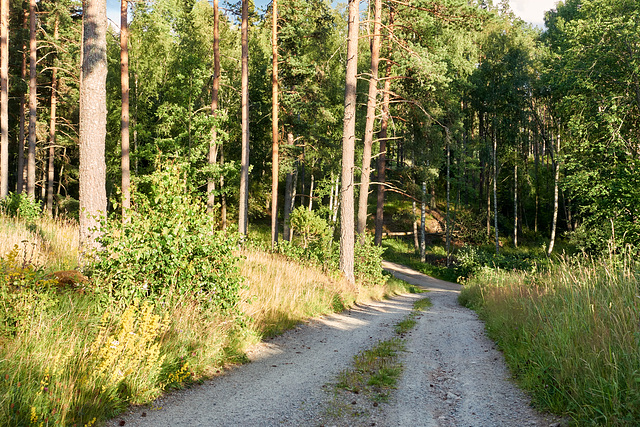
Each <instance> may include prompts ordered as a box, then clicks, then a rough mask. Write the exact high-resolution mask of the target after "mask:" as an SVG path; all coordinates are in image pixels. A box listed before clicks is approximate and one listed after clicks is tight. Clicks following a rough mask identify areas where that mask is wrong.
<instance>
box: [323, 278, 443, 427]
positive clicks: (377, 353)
mask: <svg viewBox="0 0 640 427" xmlns="http://www.w3.org/2000/svg"><path fill="white" fill-rule="evenodd" d="M396 280H397V279H396ZM423 292H426V291H424V290H422V289H420V292H419V293H423ZM429 307H431V300H430V299H429V298H421V299H419V300H417V301H415V302H414V304H413V310H412V311H411V313H410V314H408V315H407V316H406V317H405V318H404V319H402V320H401V321H400V322H398V323H397V324H396V325H395V326H394V330H395V333H396V335H397V336H396V337H393V338H391V339H389V340H386V341H380V342H378V343H377V344H376V345H375V346H374V347H373V348H371V349H367V350H363V351H361V352H360V353H358V354H356V355H355V356H354V358H353V363H352V364H351V366H350V367H349V368H347V369H345V370H344V371H342V372H340V373H339V374H338V376H337V380H336V383H335V384H333V385H332V386H331V388H330V389H331V390H332V392H333V394H334V397H333V400H332V401H331V403H330V405H329V407H328V408H327V411H326V413H327V416H328V417H329V418H330V420H331V422H337V423H338V424H340V422H345V423H347V424H351V422H352V421H353V418H355V417H358V416H360V415H366V414H367V411H366V409H363V407H362V405H357V403H358V402H357V400H353V398H354V397H355V396H356V395H359V396H363V397H364V398H365V399H366V400H368V401H369V402H370V403H372V404H373V406H374V407H376V406H378V404H379V403H385V402H387V401H388V400H389V397H390V394H391V392H392V390H394V389H395V388H396V385H397V382H398V379H399V378H400V376H401V375H402V372H403V366H402V362H401V361H400V354H401V353H402V352H404V351H405V349H406V340H405V339H404V335H405V334H406V333H407V332H409V331H410V330H411V329H413V328H414V327H415V325H416V321H417V320H416V319H417V318H418V317H419V316H420V314H421V313H422V312H423V311H425V310H426V309H428V308H429ZM346 393H348V394H346ZM349 401H351V404H349Z"/></svg>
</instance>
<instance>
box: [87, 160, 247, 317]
mask: <svg viewBox="0 0 640 427" xmlns="http://www.w3.org/2000/svg"><path fill="white" fill-rule="evenodd" d="M140 188H144V189H145V190H146V191H145V193H144V194H143V193H142V192H138V191H134V192H133V197H132V204H133V206H134V209H132V210H131V211H130V212H129V217H128V220H127V221H125V222H124V224H123V223H122V222H120V221H115V220H111V221H109V222H107V224H105V225H104V228H103V231H104V234H103V236H102V237H101V239H100V242H101V244H102V245H103V247H104V250H103V251H102V252H100V253H99V254H98V256H97V257H96V259H95V261H94V264H93V266H92V269H93V270H94V277H95V278H96V279H97V281H98V283H99V285H100V286H101V288H102V289H104V290H107V291H108V293H109V294H110V295H112V296H116V297H118V298H124V299H125V300H126V301H131V300H132V299H134V298H140V297H149V296H151V297H159V296H163V295H167V293H168V292H175V293H177V294H179V295H181V296H187V297H190V298H196V299H198V300H199V301H201V302H211V303H212V304H213V305H215V306H217V307H218V308H221V309H223V310H229V309H232V308H233V307H235V305H236V303H237V302H238V300H239V296H238V292H239V288H240V276H239V274H238V267H237V261H238V257H236V256H235V255H234V254H233V253H232V251H233V249H234V248H235V247H236V245H237V241H238V240H237V236H236V235H232V234H230V233H226V232H218V231H214V230H213V227H212V224H213V218H212V217H211V215H209V214H208V213H207V210H206V206H205V204H204V203H203V201H202V200H201V199H200V197H198V196H196V195H195V194H193V192H192V191H191V189H190V188H189V187H188V185H187V183H186V180H185V179H184V172H183V168H182V167H180V166H179V165H169V166H167V167H165V168H163V169H160V170H158V171H156V172H155V173H153V174H152V175H150V176H149V177H147V178H146V180H145V181H143V182H141V183H140Z"/></svg>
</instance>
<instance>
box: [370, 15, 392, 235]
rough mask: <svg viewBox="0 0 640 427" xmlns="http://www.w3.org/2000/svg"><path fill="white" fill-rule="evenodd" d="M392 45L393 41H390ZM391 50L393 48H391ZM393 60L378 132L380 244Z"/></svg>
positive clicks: (385, 82) (389, 62) (388, 69)
mask: <svg viewBox="0 0 640 427" xmlns="http://www.w3.org/2000/svg"><path fill="white" fill-rule="evenodd" d="M389 21H390V25H392V24H393V9H391V11H390V17H389ZM389 45H390V46H391V43H390V42H389ZM389 51H391V49H390V48H389ZM390 93H391V61H390V60H388V59H387V69H386V72H385V80H384V90H383V94H382V120H381V123H380V132H378V141H379V143H380V147H379V150H378V164H377V168H378V177H377V179H378V182H379V184H378V194H377V199H376V222H375V235H374V243H375V244H376V245H378V246H380V245H381V244H382V228H383V225H384V185H385V182H386V172H387V130H388V127H389V104H390V100H391V95H390Z"/></svg>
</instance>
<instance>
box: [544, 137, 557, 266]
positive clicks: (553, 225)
mask: <svg viewBox="0 0 640 427" xmlns="http://www.w3.org/2000/svg"><path fill="white" fill-rule="evenodd" d="M557 141H558V146H557V148H555V149H554V148H553V147H552V148H551V150H552V152H553V154H554V155H553V165H554V169H555V170H554V172H555V173H554V176H553V220H552V222H551V240H550V242H549V248H548V250H547V255H551V253H552V252H553V247H554V246H555V243H556V228H557V225H558V191H559V190H558V183H559V181H560V161H559V160H558V155H559V153H560V132H558V137H557Z"/></svg>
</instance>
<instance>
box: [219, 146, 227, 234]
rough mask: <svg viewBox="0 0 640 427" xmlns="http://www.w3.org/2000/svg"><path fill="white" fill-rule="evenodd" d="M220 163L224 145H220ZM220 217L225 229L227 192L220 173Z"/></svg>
mask: <svg viewBox="0 0 640 427" xmlns="http://www.w3.org/2000/svg"><path fill="white" fill-rule="evenodd" d="M220 164H221V165H224V146H223V145H220ZM220 219H221V221H222V229H223V230H226V229H227V194H226V193H225V192H224V175H220Z"/></svg>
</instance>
